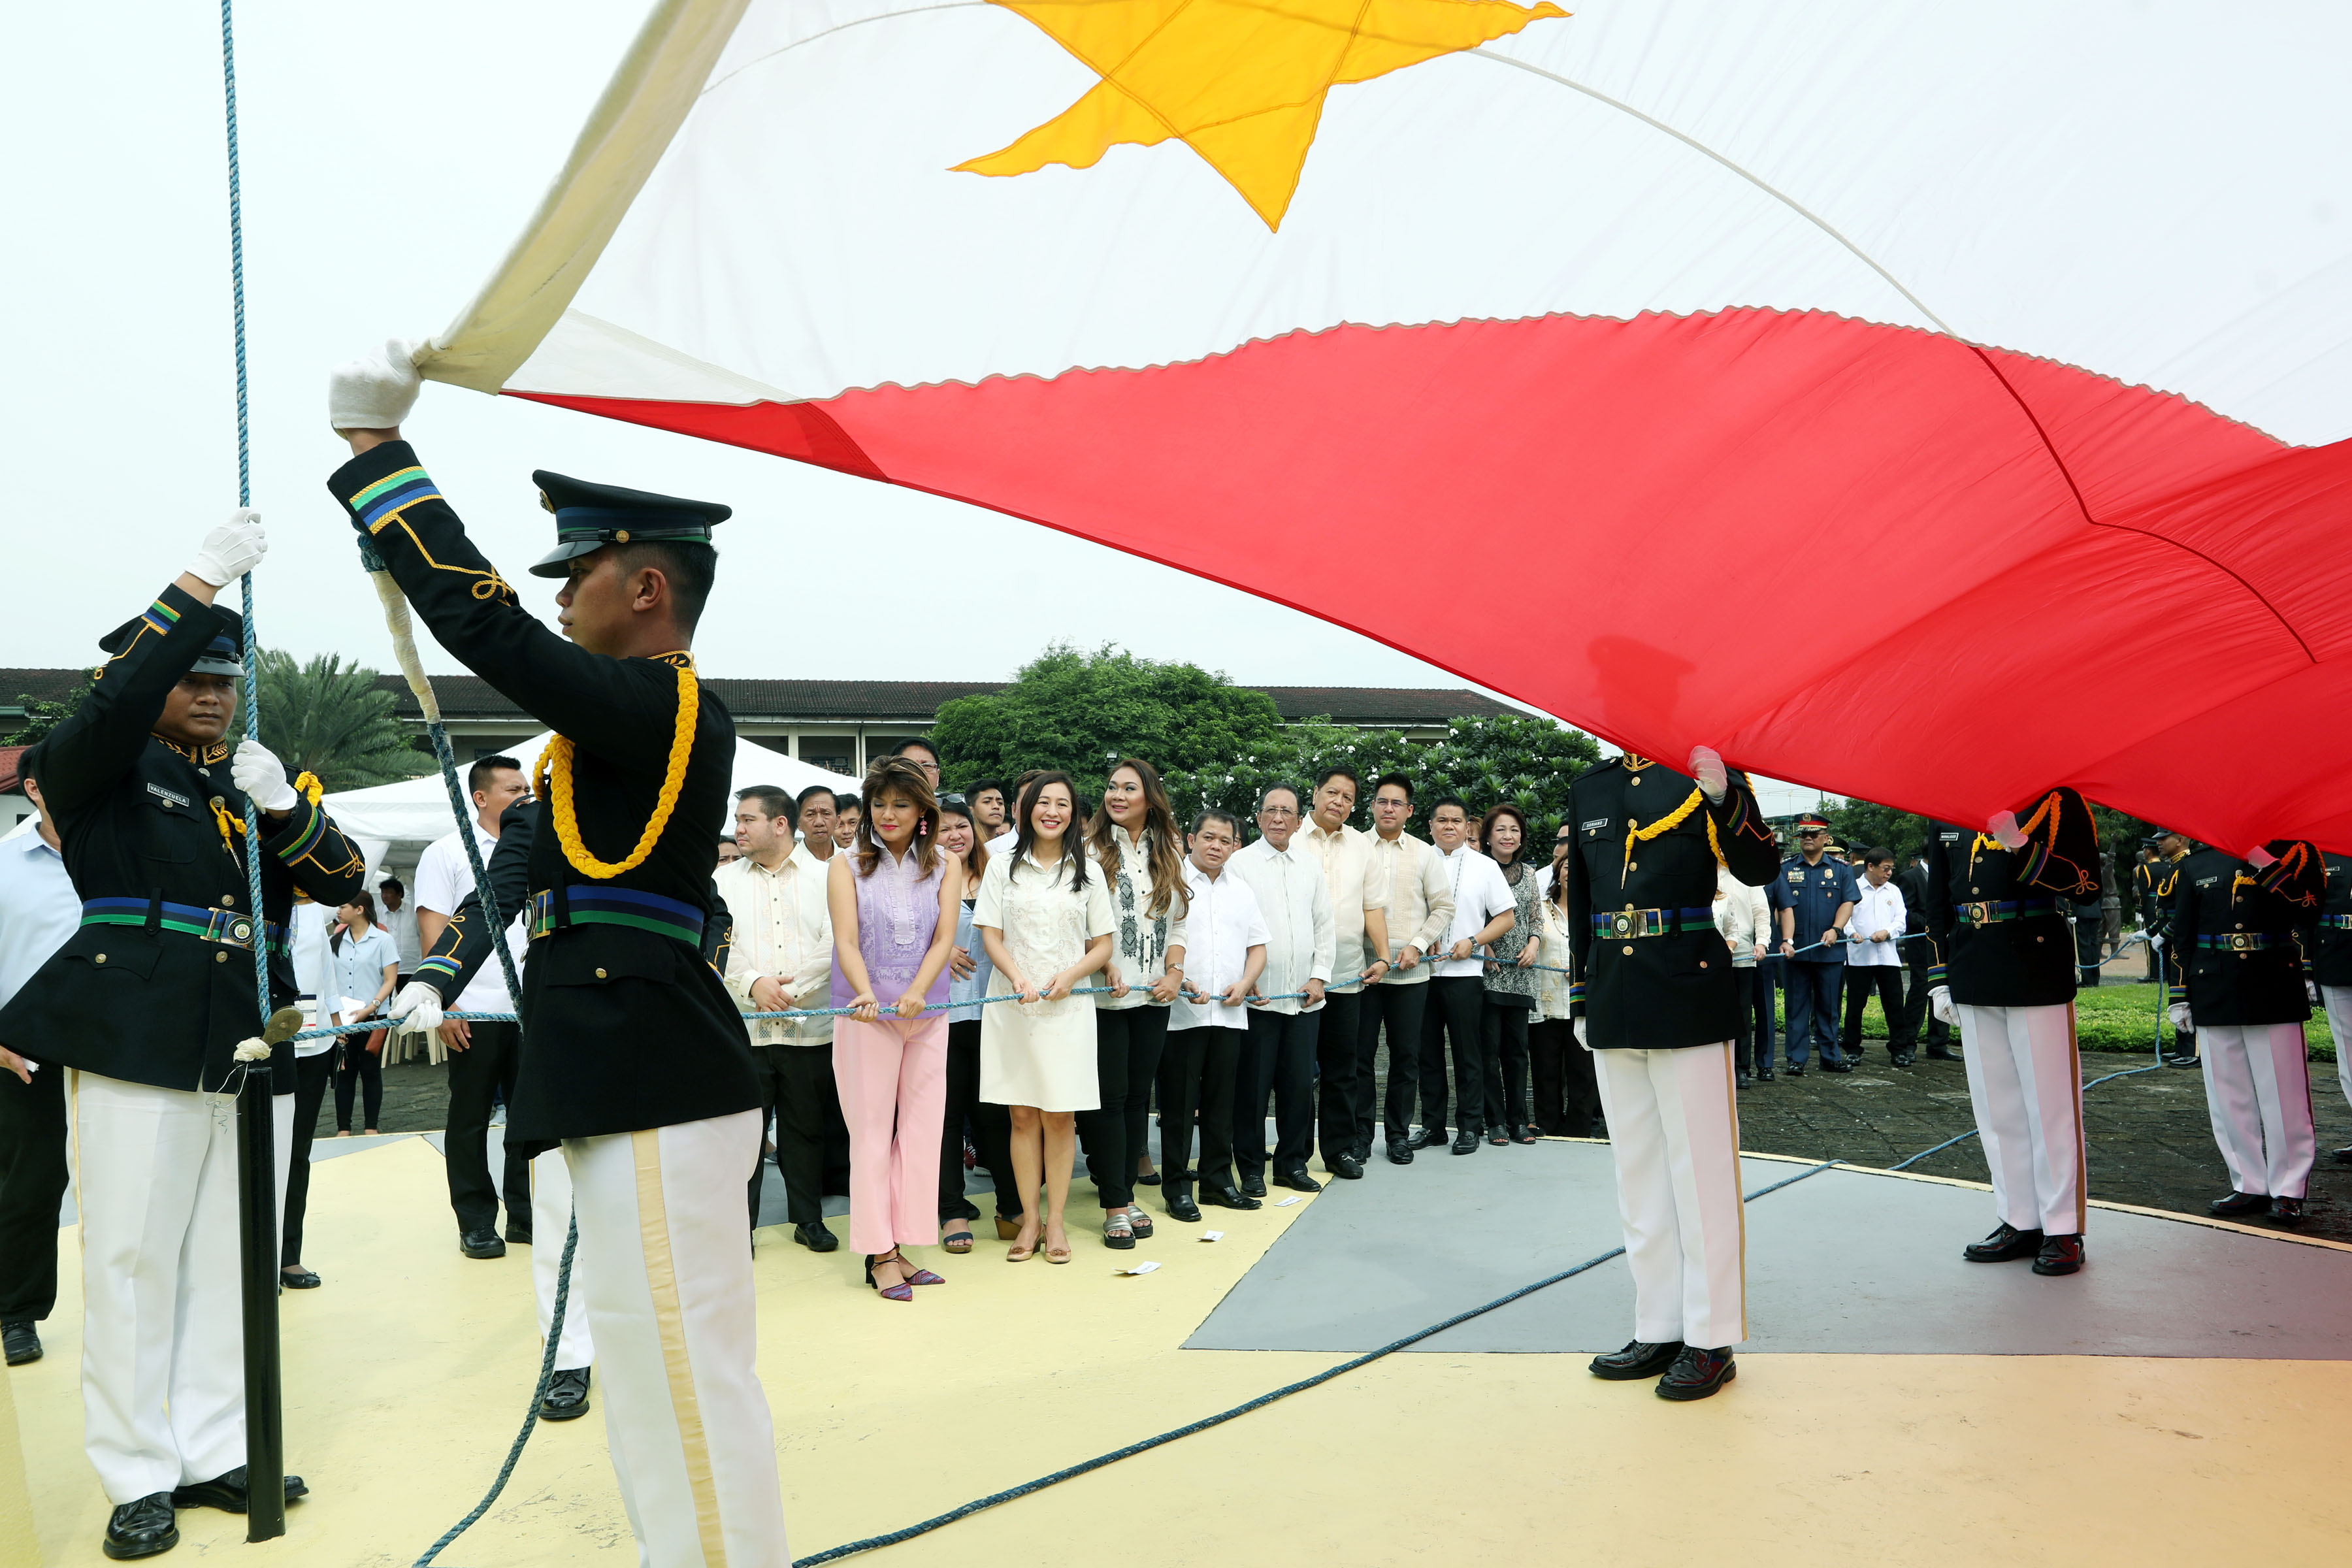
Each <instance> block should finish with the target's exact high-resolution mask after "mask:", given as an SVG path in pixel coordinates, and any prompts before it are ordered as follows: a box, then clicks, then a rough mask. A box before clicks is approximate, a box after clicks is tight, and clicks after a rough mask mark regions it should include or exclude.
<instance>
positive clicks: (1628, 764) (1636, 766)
mask: <svg viewBox="0 0 2352 1568" xmlns="http://www.w3.org/2000/svg"><path fill="white" fill-rule="evenodd" d="M1624 763H1625V771H1626V772H1627V773H1640V772H1641V771H1642V770H1643V768H1647V767H1654V766H1656V765H1657V764H1656V763H1653V762H1651V760H1650V759H1649V758H1647V757H1640V756H1635V755H1634V754H1633V752H1626V753H1625V756H1624Z"/></svg>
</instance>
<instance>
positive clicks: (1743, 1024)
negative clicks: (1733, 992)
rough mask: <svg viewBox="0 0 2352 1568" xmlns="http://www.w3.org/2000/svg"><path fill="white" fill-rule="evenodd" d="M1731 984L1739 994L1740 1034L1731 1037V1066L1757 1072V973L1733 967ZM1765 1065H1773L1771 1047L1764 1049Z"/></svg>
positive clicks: (1753, 970)
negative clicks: (1755, 1054) (1755, 1060)
mask: <svg viewBox="0 0 2352 1568" xmlns="http://www.w3.org/2000/svg"><path fill="white" fill-rule="evenodd" d="M1731 984H1733V985H1734V986H1735V987H1737V988H1738V992H1739V1033H1738V1034H1736V1035H1734V1036H1732V1037H1731V1065H1732V1066H1733V1067H1734V1068H1737V1069H1738V1070H1739V1071H1741V1072H1752V1071H1754V1070H1755V1068H1754V1061H1753V1055H1754V1051H1755V1048H1756V1047H1755V1040H1756V971H1755V969H1754V968H1753V967H1752V966H1751V967H1749V968H1747V969H1742V968H1740V967H1739V965H1738V964H1736V963H1735V964H1733V965H1732V966H1731ZM1764 1049H1765V1057H1764V1065H1765V1066H1767V1067H1769V1066H1771V1065H1772V1057H1771V1047H1769V1046H1767V1047H1764Z"/></svg>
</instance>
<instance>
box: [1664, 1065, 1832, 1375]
mask: <svg viewBox="0 0 2352 1568" xmlns="http://www.w3.org/2000/svg"><path fill="white" fill-rule="evenodd" d="M1822 1071H1823V1072H1852V1071H1853V1063H1852V1062H1845V1061H1839V1062H1823V1063H1822ZM1708 1392H1709V1393H1712V1392H1713V1390H1709V1391H1708ZM1695 1397H1698V1396H1695Z"/></svg>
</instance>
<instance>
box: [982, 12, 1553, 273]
mask: <svg viewBox="0 0 2352 1568" xmlns="http://www.w3.org/2000/svg"><path fill="white" fill-rule="evenodd" d="M992 4H994V5H1002V6H1003V7H1004V8H1005V9H1006V10H1008V11H1017V12H1019V13H1020V14H1021V15H1022V16H1025V17H1027V18H1028V19H1029V20H1030V21H1031V22H1034V24H1036V26H1038V27H1040V28H1041V29H1043V30H1044V31H1045V34H1046V36H1047V37H1051V38H1052V39H1053V40H1054V41H1055V43H1057V44H1059V45H1061V46H1062V47H1064V48H1066V49H1067V50H1069V51H1070V53H1071V54H1073V55H1075V56H1076V57H1077V58H1078V60H1079V61H1080V63H1082V64H1083V65H1085V66H1086V67H1087V68H1088V69H1089V70H1092V71H1093V72H1094V73H1095V74H1096V75H1097V76H1098V77H1100V78H1101V80H1100V81H1098V82H1097V83H1096V84H1095V85H1094V86H1093V87H1092V88H1089V89H1087V92H1086V94H1085V96H1083V97H1081V98H1080V99H1079V100H1077V102H1076V103H1074V104H1072V105H1070V107H1069V108H1067V109H1066V110H1063V111H1062V112H1061V113H1060V114H1058V115H1056V116H1055V118H1053V119H1052V120H1049V121H1046V122H1045V124H1043V125H1040V126H1038V127H1037V128H1036V129H1035V130H1034V131H1031V132H1029V133H1028V134H1026V135H1024V136H1023V137H1022V138H1021V139H1020V140H1019V141H1017V142H1013V145H1011V146H1010V147H1007V148H1005V149H1003V151H1002V152H997V153H989V154H988V155H987V156H986V157H982V158H974V159H972V160H971V162H970V163H959V164H957V165H956V167H957V169H959V170H969V171H970V172H971V173H972V174H1031V173H1033V172H1034V171H1036V170H1038V169H1042V168H1044V167H1045V165H1046V164H1048V163H1066V164H1068V165H1069V166H1070V167H1071V168H1073V169H1085V168H1090V167H1092V166H1093V165H1094V164H1095V163H1097V161H1099V160H1100V159H1101V157H1102V155H1103V154H1104V153H1108V151H1110V149H1111V148H1113V147H1115V146H1117V145H1118V144H1119V143H1121V142H1131V143H1133V144H1135V145H1137V146H1139V147H1150V146H1153V145H1156V144H1157V143H1159V142H1166V141H1169V140H1171V139H1174V140H1177V141H1181V142H1183V143H1184V144H1185V145H1186V146H1188V147H1190V148H1192V151H1193V152H1195V153H1199V154H1200V155H1201V157H1202V159H1203V160H1204V161H1205V162H1206V163H1208V165H1209V166H1210V167H1211V168H1213V169H1214V170H1216V171H1217V173H1218V174H1222V175H1223V176H1224V177H1225V179H1226V181H1227V182H1228V183H1229V184H1232V186H1233V187H1234V189H1235V190H1236V191H1239V192H1240V193H1241V195H1242V199H1243V200H1244V201H1246V202H1247V203H1249V205H1250V206H1251V208H1252V210H1254V211H1255V212H1256V214H1257V216H1259V217H1261V218H1263V219H1265V226H1266V227H1268V228H1269V229H1278V228H1280V227H1281V226H1282V216H1283V214H1284V213H1286V212H1287V211H1288V210H1289V209H1290V198H1291V197H1292V196H1293V195H1296V194H1297V190H1298V174H1299V170H1300V169H1301V168H1302V167H1304V166H1305V164H1306V163H1307V149H1308V148H1310V147H1312V146H1313V145H1314V144H1315V129H1316V126H1317V125H1318V123H1319V122H1320V121H1321V120H1322V118H1323V100H1324V97H1325V95H1326V94H1328V92H1329V91H1330V90H1331V89H1333V88H1335V87H1339V86H1341V85H1343V84H1345V83H1349V82H1359V81H1370V80H1371V79H1373V78H1374V77H1379V76H1386V75H1387V74H1388V73H1389V72H1391V71H1393V70H1402V69H1403V68H1405V67H1407V66H1415V65H1419V64H1420V63H1421V62H1422V61H1423V60H1427V59H1434V58H1436V57H1438V56H1439V55H1450V54H1457V53H1459V52H1461V51H1462V50H1465V49H1475V48H1476V47H1478V46H1479V45H1481V44H1484V43H1487V42H1490V41H1491V40H1493V39H1496V38H1499V37H1504V36H1505V35H1506V34H1509V33H1516V32H1517V31H1518V30H1519V29H1520V28H1522V27H1524V26H1527V25H1528V23H1530V22H1535V21H1540V20H1542V19H1543V18H1545V17H1547V16H1567V15H1568V13H1567V12H1565V11H1563V10H1561V9H1560V8H1559V6H1557V5H1551V4H1549V0H1538V4H1537V5H1533V6H1522V5H1513V4H1511V3H1510V0H992Z"/></svg>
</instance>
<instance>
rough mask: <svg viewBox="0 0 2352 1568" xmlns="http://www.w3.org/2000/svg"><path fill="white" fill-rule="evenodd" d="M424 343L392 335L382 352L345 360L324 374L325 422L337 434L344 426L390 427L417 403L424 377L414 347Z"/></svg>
mask: <svg viewBox="0 0 2352 1568" xmlns="http://www.w3.org/2000/svg"><path fill="white" fill-rule="evenodd" d="M424 346H425V345H424V344H423V343H420V342H413V341H411V340H409V339H407V338H393V339H390V340H388V341H387V342H385V343H384V345H383V353H382V354H372V355H370V356H369V357H367V358H366V359H354V360H345V361H344V362H343V363H341V364H339V365H337V366H336V367H335V368H334V369H333V370H332V371H331V372H330V373H329V374H328V376H327V422H328V423H329V424H331V425H332V426H334V427H335V433H336V434H337V435H341V434H342V432H344V431H346V430H390V429H392V428H394V426H397V425H399V423H400V422H401V421H402V420H404V419H405V418H407V417H408V411H409V410H410V409H412V408H414V407H415V406H416V394H417V392H418V391H419V389H421V388H422V387H423V386H424V384H425V378H424V377H423V376H421V375H419V374H416V363H415V362H416V351H417V350H419V349H421V348H423V347H424Z"/></svg>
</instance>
